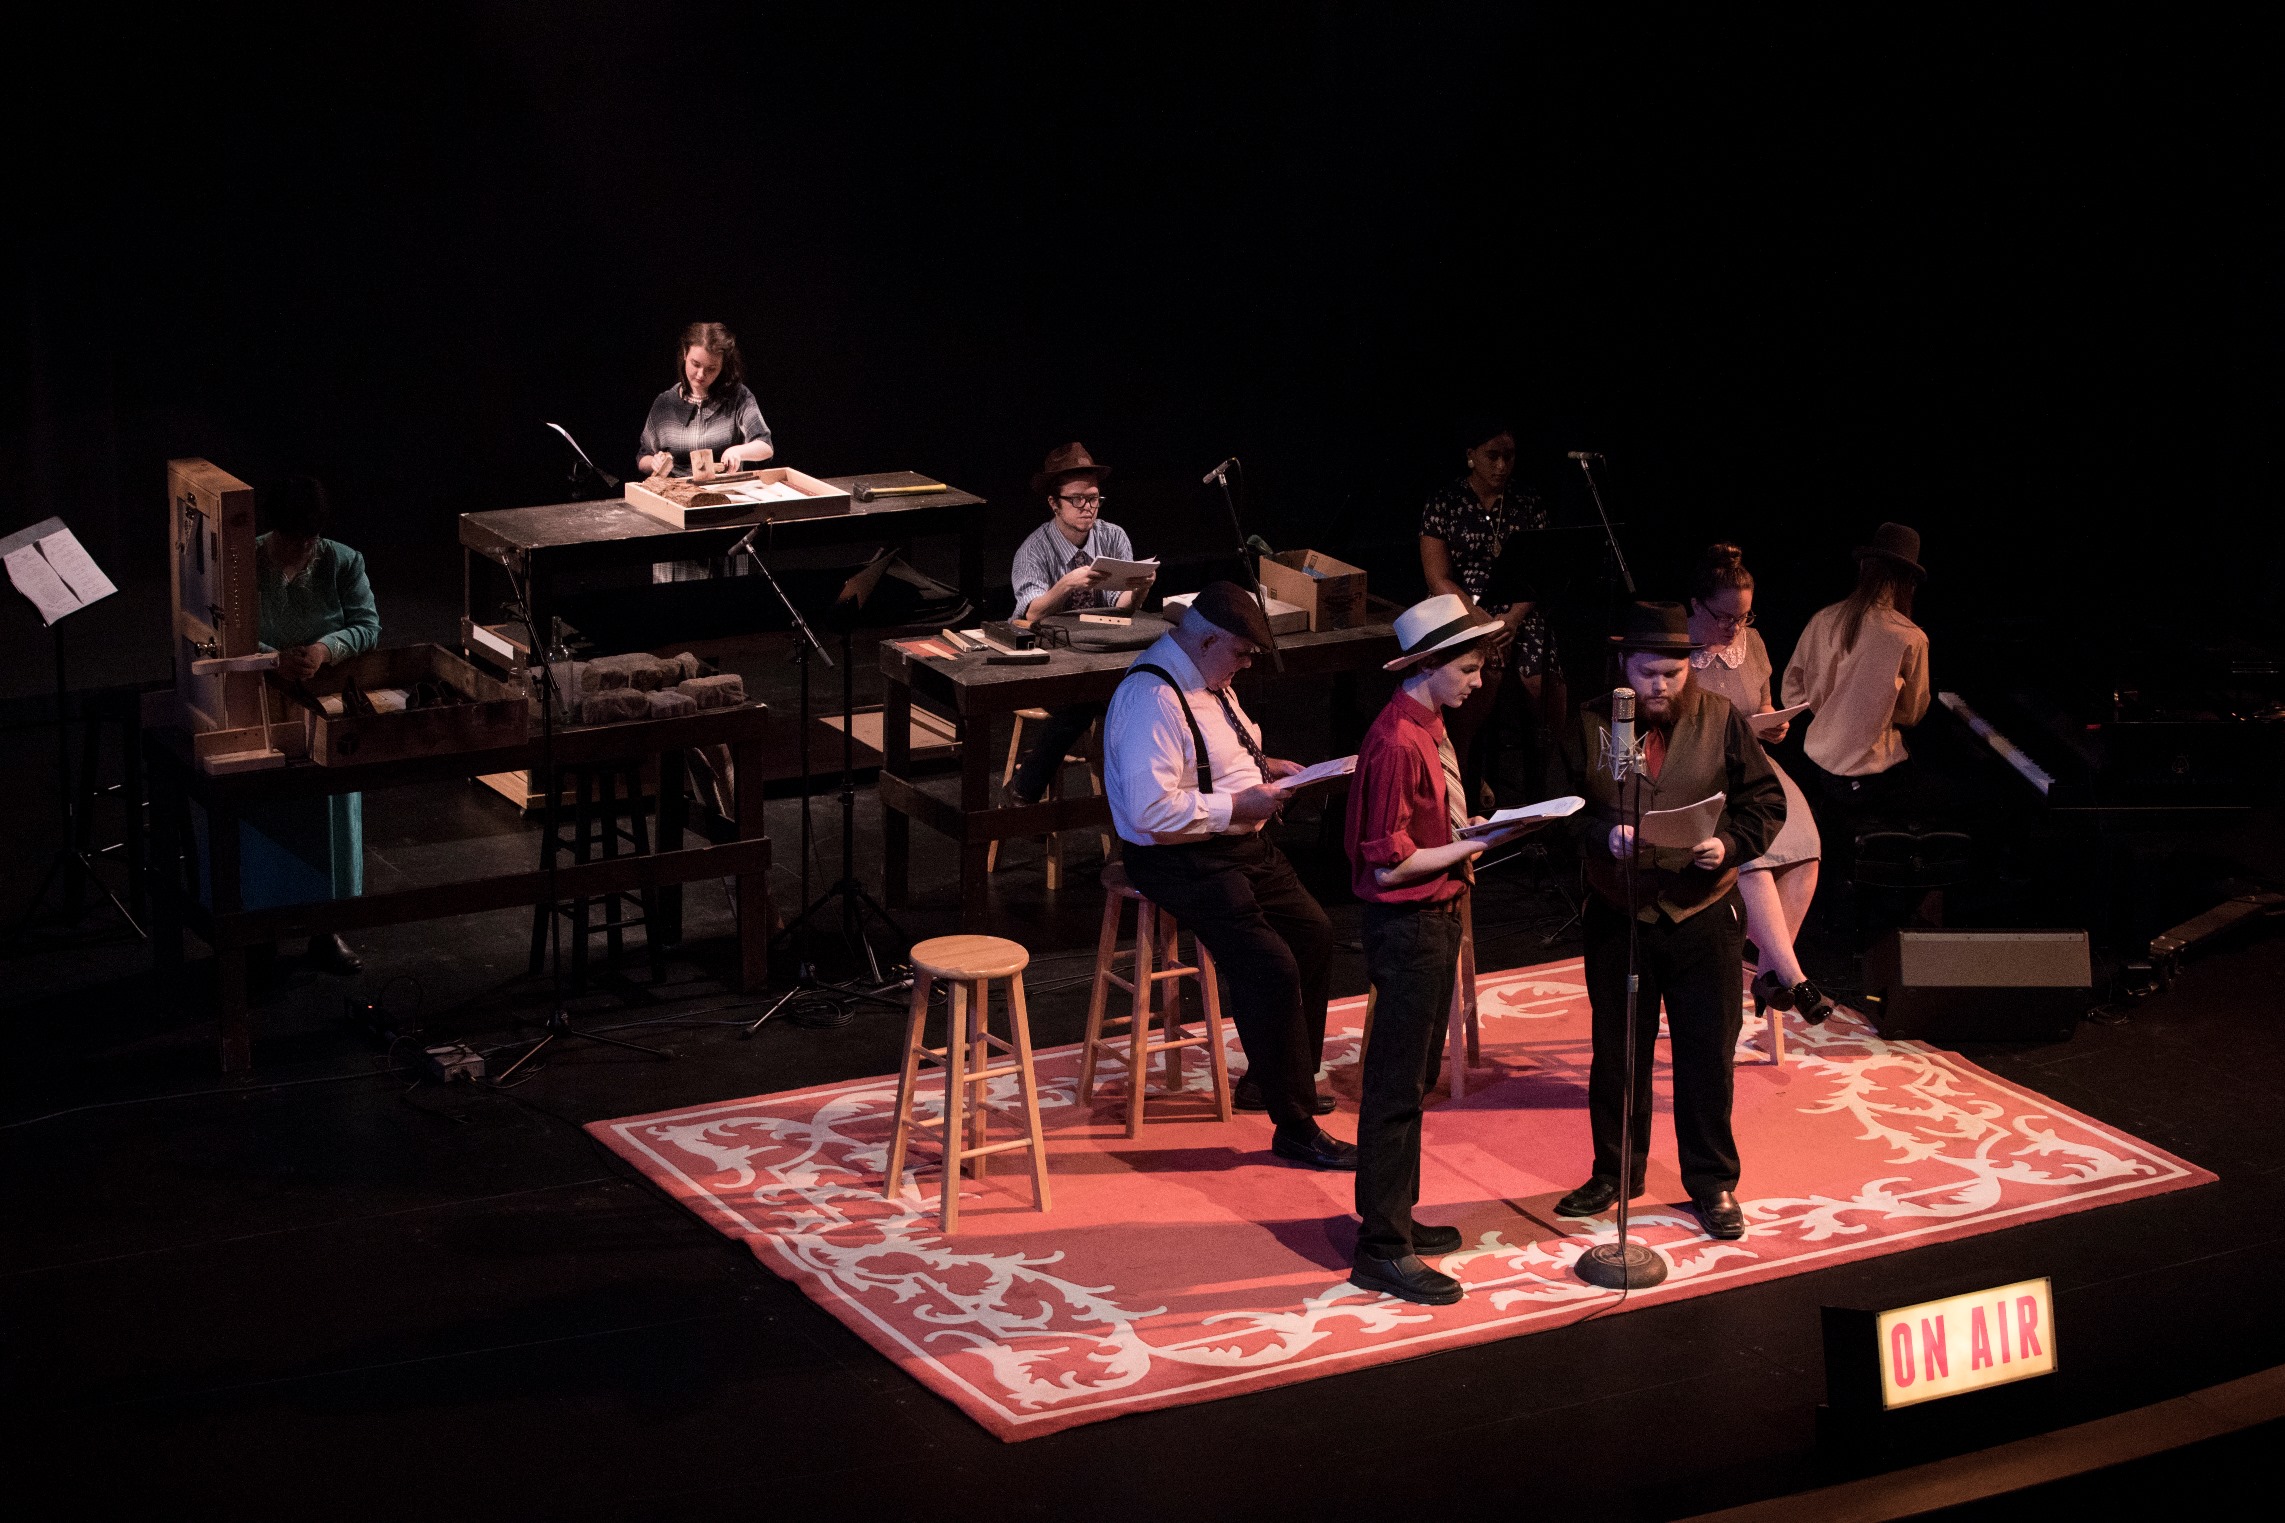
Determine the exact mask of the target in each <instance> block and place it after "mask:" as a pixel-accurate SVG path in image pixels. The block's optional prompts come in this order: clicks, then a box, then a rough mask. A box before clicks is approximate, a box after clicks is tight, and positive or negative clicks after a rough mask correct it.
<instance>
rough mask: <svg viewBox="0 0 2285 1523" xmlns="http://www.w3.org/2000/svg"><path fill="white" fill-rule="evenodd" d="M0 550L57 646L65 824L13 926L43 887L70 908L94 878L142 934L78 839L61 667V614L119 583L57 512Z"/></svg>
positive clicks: (60, 795) (35, 913)
mask: <svg viewBox="0 0 2285 1523" xmlns="http://www.w3.org/2000/svg"><path fill="white" fill-rule="evenodd" d="M0 557H5V558H6V561H7V566H8V579H9V580H10V581H11V582H13V583H14V584H15V586H16V590H17V591H18V592H21V593H22V594H23V595H24V598H25V600H26V601H27V602H29V603H30V604H31V605H32V607H33V608H34V609H35V610H37V611H38V613H39V615H40V622H41V623H42V624H45V625H46V626H47V628H48V630H49V632H50V639H51V641H52V643H53V644H54V646H55V659H56V816H57V821H58V823H59V824H61V826H62V827H63V839H62V840H61V842H59V843H58V844H57V846H56V853H55V856H54V858H53V859H52V860H51V861H50V862H49V864H48V874H47V876H46V877H45V878H43V879H41V880H40V891H39V892H38V893H37V894H35V895H33V896H32V902H31V903H30V904H29V905H28V906H26V908H25V910H24V914H23V916H22V918H21V919H19V920H18V921H17V923H16V926H15V930H16V931H17V932H18V933H19V934H21V933H22V932H24V931H27V930H29V929H30V928H31V927H32V926H33V925H34V924H35V923H36V922H37V921H38V920H39V918H40V907H41V906H42V905H43V904H45V903H46V902H47V898H48V894H49V891H50V890H52V889H53V888H55V886H56V884H57V882H58V880H59V879H60V880H61V881H62V882H63V883H65V884H66V885H67V886H69V888H70V889H71V893H70V895H69V897H68V898H67V900H66V903H67V904H69V905H71V906H73V907H75V908H76V906H77V905H78V904H79V887H80V884H81V882H82V881H83V880H84V881H85V882H87V883H92V884H94V885H95V886H96V888H98V889H100V890H101V891H102V894H103V897H104V898H106V899H108V900H110V901H111V907H112V908H113V909H115V910H117V911H118V912H119V918H120V919H122V920H124V921H126V922H127V926H128V929H130V930H132V931H133V932H134V933H135V934H136V935H137V936H138V937H142V938H143V939H145V940H148V939H149V935H150V933H149V932H147V931H145V930H144V929H143V927H142V925H141V924H140V923H139V922H138V921H137V920H136V919H135V917H134V916H133V915H132V914H130V913H129V912H128V909H127V906H126V905H125V904H124V903H123V902H121V900H120V898H119V896H118V895H117V894H115V893H113V892H111V888H110V885H108V884H106V883H105V882H104V881H103V879H102V877H101V876H100V875H98V874H97V873H96V871H95V864H94V863H93V862H92V861H90V860H88V853H87V852H86V851H85V850H83V849H82V848H81V846H80V844H79V839H80V824H81V821H80V811H79V807H78V802H77V799H76V797H75V794H74V790H73V787H72V769H71V710H70V701H71V690H70V687H69V686H68V684H67V683H66V681H65V675H64V641H63V621H64V620H65V619H67V618H69V617H71V616H72V615H73V614H75V613H77V612H79V611H80V610H81V609H82V608H85V607H87V606H88V605H89V604H91V603H98V602H101V601H102V600H103V599H105V598H107V597H109V596H111V594H113V593H115V592H117V591H118V590H119V589H118V588H117V587H115V586H113V585H112V582H111V578H109V577H107V576H105V575H104V574H103V571H102V568H101V567H99V566H97V565H96V564H95V559H94V557H92V556H90V555H89V554H88V553H87V551H86V550H85V549H84V548H83V547H82V546H81V545H80V543H79V539H78V537H77V536H76V535H74V534H73V533H72V532H71V530H70V529H69V528H68V527H67V526H66V525H65V524H64V521H63V520H62V519H60V518H45V519H42V520H41V521H40V522H38V523H36V524H33V525H32V526H31V527H30V528H28V529H19V530H17V531H16V532H15V533H14V534H11V535H9V536H8V537H7V538H5V539H0ZM135 825H136V822H135V821H134V820H132V819H130V820H129V821H128V822H127V828H128V829H129V830H133V829H134V828H135Z"/></svg>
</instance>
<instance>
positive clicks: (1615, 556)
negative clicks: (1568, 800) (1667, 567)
mask: <svg viewBox="0 0 2285 1523" xmlns="http://www.w3.org/2000/svg"><path fill="white" fill-rule="evenodd" d="M1571 458H1572V459H1573V460H1576V461H1578V462H1579V474H1580V475H1582V476H1585V477H1586V478H1587V495H1588V496H1589V497H1592V498H1593V499H1594V500H1595V516H1596V517H1597V518H1600V519H1601V520H1602V521H1603V538H1604V539H1605V540H1607V541H1609V543H1610V547H1611V560H1612V561H1613V563H1615V564H1616V565H1617V566H1618V568H1619V582H1620V583H1621V585H1623V586H1624V587H1625V588H1626V595H1627V596H1628V597H1630V598H1631V597H1635V596H1637V594H1636V592H1635V590H1634V573H1633V572H1632V571H1629V570H1628V569H1627V564H1626V552H1625V551H1624V550H1621V549H1620V548H1619V537H1618V533H1617V531H1615V530H1614V529H1612V528H1611V515H1610V512H1609V510H1608V509H1606V508H1605V507H1604V506H1603V489H1602V488H1601V487H1599V486H1597V485H1596V484H1595V467H1594V462H1595V461H1597V460H1600V459H1602V458H1603V457H1602V456H1600V455H1598V454H1596V453H1595V452H1594V451H1592V450H1573V451H1571ZM1630 881H1631V878H1630Z"/></svg>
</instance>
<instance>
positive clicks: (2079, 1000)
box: [1865, 930, 2094, 1042]
mask: <svg viewBox="0 0 2285 1523" xmlns="http://www.w3.org/2000/svg"><path fill="white" fill-rule="evenodd" d="M1865 992H1866V994H1867V995H1868V996H1871V998H1870V999H1868V1000H1867V1003H1868V1004H1870V1005H1871V1006H1872V1013H1873V1024H1874V1025H1876V1026H1878V1027H1879V1028H1880V1034H1881V1035H1882V1036H1885V1037H1918V1038H1924V1039H1926V1040H1928V1041H1932V1042H2049V1041H2060V1040H2063V1039H2065V1038H2068V1037H2069V1036H2070V1034H2071V1032H2072V1030H2073V1028H2074V1027H2075V1026H2076V1025H2077V1024H2078V1020H2079V1017H2080V1016H2082V1015H2084V1014H2085V1013H2086V1012H2087V1009H2088V1007H2089V1006H2090V1005H2092V1004H2093V1002H2094V967H2093V963H2092V961H2091V959H2090V957H2089V954H2088V950H2087V933H2086V932H2084V931H1911V930H1896V931H1891V932H1889V933H1888V935H1887V936H1885V937H1883V938H1882V939H1881V940H1880V941H1879V942H1878V943H1877V944H1876V945H1875V946H1874V947H1873V949H1872V950H1871V951H1870V952H1868V953H1867V954H1866V955H1865Z"/></svg>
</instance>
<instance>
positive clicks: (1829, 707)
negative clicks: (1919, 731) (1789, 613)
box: [1785, 603, 1928, 777]
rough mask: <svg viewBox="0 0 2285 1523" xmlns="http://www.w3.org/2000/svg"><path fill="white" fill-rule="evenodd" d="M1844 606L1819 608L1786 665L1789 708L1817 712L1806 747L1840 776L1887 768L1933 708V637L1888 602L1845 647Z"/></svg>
mask: <svg viewBox="0 0 2285 1523" xmlns="http://www.w3.org/2000/svg"><path fill="white" fill-rule="evenodd" d="M1845 611H1846V605H1845V604H1841V603H1835V604H1834V605H1833V606H1832V607H1830V608H1826V609H1822V610H1820V611H1819V612H1818V614H1817V616H1816V617H1815V618H1813V619H1811V620H1810V621H1809V627H1808V628H1807V629H1804V630H1803V631H1801V643H1800V644H1799V645H1796V646H1794V647H1793V659H1792V660H1791V661H1788V662H1786V663H1785V706H1786V707H1787V708H1791V707H1792V706H1793V705H1794V704H1797V703H1806V704H1807V705H1809V707H1810V709H1811V710H1812V711H1813V717H1812V718H1811V719H1810V721H1809V733H1808V734H1807V735H1806V736H1804V737H1803V738H1802V742H1801V747H1802V749H1803V750H1805V751H1807V752H1808V753H1809V759H1810V760H1811V761H1813V762H1815V763H1816V764H1817V765H1818V766H1820V767H1823V768H1824V769H1825V770H1826V771H1827V772H1830V773H1832V774H1833V775H1834V776H1836V777H1869V776H1871V775H1872V774H1874V773H1876V772H1886V771H1887V770H1888V769H1889V768H1891V767H1893V766H1895V765H1896V764H1897V763H1898V762H1901V761H1903V760H1904V759H1905V757H1906V756H1907V755H1909V754H1910V753H1908V752H1907V751H1906V750H1905V748H1904V737H1903V736H1902V735H1901V734H1899V733H1898V730H1899V728H1900V727H1902V728H1910V727H1911V726H1913V725H1916V724H1918V723H1919V722H1920V719H1921V716H1922V715H1924V714H1926V713H1927V712H1928V637H1927V635H1925V634H1923V633H1922V632H1921V630H1920V626H1919V625H1917V624H1915V623H1913V622H1912V621H1911V620H1910V619H1908V618H1906V617H1905V616H1904V615H1902V614H1900V613H1898V612H1897V611H1896V610H1895V609H1894V608H1891V607H1890V606H1888V605H1887V604H1886V603H1879V604H1876V605H1874V606H1873V607H1871V608H1868V609H1866V610H1865V615H1864V624H1863V626H1862V627H1861V628H1859V629H1858V631H1857V643H1856V644H1855V645H1853V646H1851V647H1850V648H1849V649H1847V650H1845V651H1844V650H1842V649H1841V618H1842V615H1843V614H1844V612H1845Z"/></svg>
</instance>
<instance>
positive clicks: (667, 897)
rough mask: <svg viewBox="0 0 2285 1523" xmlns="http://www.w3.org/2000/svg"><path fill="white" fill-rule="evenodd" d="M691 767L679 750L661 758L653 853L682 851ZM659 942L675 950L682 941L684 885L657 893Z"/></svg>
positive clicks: (663, 887)
mask: <svg viewBox="0 0 2285 1523" xmlns="http://www.w3.org/2000/svg"><path fill="white" fill-rule="evenodd" d="M689 771H690V764H689V762H688V761H687V760H686V759H685V757H684V755H683V753H682V752H681V751H679V750H676V751H667V752H663V753H661V754H660V756H659V812H658V839H657V840H655V841H654V842H652V843H651V849H652V850H654V851H680V850H682V846H683V837H684V835H685V833H686V832H687V831H688V829H689V825H690V792H689ZM657 903H658V917H659V923H658V941H659V944H660V945H661V946H669V947H671V946H673V945H675V944H676V943H677V942H679V941H681V940H682V885H681V884H679V883H667V884H662V885H660V887H659V888H658V890H657Z"/></svg>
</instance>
